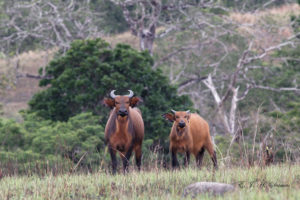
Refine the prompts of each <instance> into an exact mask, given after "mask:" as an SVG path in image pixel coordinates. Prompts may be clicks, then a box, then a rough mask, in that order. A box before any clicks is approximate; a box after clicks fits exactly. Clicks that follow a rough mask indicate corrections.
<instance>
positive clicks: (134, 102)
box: [130, 97, 143, 108]
mask: <svg viewBox="0 0 300 200" xmlns="http://www.w3.org/2000/svg"><path fill="white" fill-rule="evenodd" d="M140 102H143V100H142V98H140V97H132V98H130V106H131V107H132V108H134V107H135V106H137V105H138V104H139V103H140Z"/></svg>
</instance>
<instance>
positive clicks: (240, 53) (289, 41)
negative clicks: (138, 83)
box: [154, 1, 300, 138]
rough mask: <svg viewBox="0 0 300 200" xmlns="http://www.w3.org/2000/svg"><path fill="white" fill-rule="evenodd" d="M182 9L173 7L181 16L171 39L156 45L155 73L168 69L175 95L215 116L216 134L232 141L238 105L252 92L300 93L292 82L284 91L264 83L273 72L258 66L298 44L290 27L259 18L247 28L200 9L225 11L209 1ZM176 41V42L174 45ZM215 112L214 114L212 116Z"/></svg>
mask: <svg viewBox="0 0 300 200" xmlns="http://www.w3.org/2000/svg"><path fill="white" fill-rule="evenodd" d="M180 2H182V1H180ZM203 2H204V3H203ZM271 3H272V1H270V2H269V4H268V5H266V7H267V6H270V5H271ZM185 5H186V6H185V7H183V6H182V5H181V6H180V7H178V6H177V7H176V8H177V9H178V11H179V13H180V14H181V16H184V17H181V21H179V20H178V19H179V18H177V21H176V22H174V23H173V25H174V28H173V30H172V31H170V32H169V33H168V34H169V35H167V36H164V39H163V40H158V41H157V42H158V43H160V48H159V50H157V52H156V53H157V55H158V61H157V62H156V64H155V65H154V68H157V67H160V66H164V65H167V66H168V67H165V68H163V69H164V70H165V73H167V74H168V73H169V78H170V80H171V81H172V82H173V83H177V84H178V85H179V93H180V94H188V95H189V96H191V97H192V99H193V100H194V103H195V105H196V106H197V107H198V108H199V109H200V110H201V111H202V112H203V113H205V115H210V117H212V118H214V116H215V114H216V116H217V119H218V121H219V122H215V124H217V125H218V126H219V131H218V132H223V133H228V134H229V135H231V137H233V138H234V137H235V135H236V131H237V120H236V113H237V109H238V105H239V103H240V102H241V101H242V100H245V99H246V98H247V97H248V94H249V91H251V90H253V89H263V90H269V91H274V92H279V93H281V92H284V91H290V92H291V91H292V92H295V93H298V94H299V91H300V89H299V86H298V83H297V80H296V79H295V80H291V82H293V86H291V87H285V88H274V87H271V86H269V85H265V82H264V80H265V79H267V78H268V76H272V73H271V72H270V71H269V66H264V65H263V64H262V63H263V62H267V63H271V62H273V61H272V60H273V59H272V56H271V54H272V53H273V52H275V51H277V50H280V49H282V48H285V47H291V48H294V47H296V46H297V45H299V41H298V40H297V36H299V33H294V34H293V33H292V31H291V30H292V28H291V27H292V24H291V23H290V24H287V25H286V26H283V25H276V24H271V23H267V22H266V21H264V20H263V19H265V18H266V17H264V16H260V17H259V16H258V17H257V19H253V20H255V21H254V23H248V24H247V23H243V22H241V21H238V19H235V18H234V16H232V15H229V14H227V15H222V14H221V15H220V14H218V13H214V12H204V10H203V9H210V10H214V9H220V10H221V11H224V12H227V8H226V7H224V6H222V5H221V4H217V3H215V2H213V1H200V2H199V3H198V4H194V5H193V6H190V4H185ZM219 12H220V11H219ZM254 12H256V13H257V15H267V14H266V13H264V12H262V14H260V13H259V10H255V11H254ZM284 34H285V35H284ZM266 36H268V37H266ZM176 37H180V40H175V42H174V39H173V38H176ZM170 41H172V42H173V43H172V42H170ZM164 52H167V53H164ZM276 62H277V63H283V62H284V58H278V57H277V58H276ZM258 70H259V73H261V74H263V75H264V78H263V79H261V80H259V79H257V78H255V75H254V71H258ZM211 97H213V101H212V99H211ZM212 102H214V105H213V104H212ZM213 110H215V112H211V111H213ZM244 118H245V119H247V117H245V116H244ZM212 121H215V120H212Z"/></svg>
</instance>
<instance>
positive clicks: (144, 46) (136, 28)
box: [112, 0, 162, 55]
mask: <svg viewBox="0 0 300 200" xmlns="http://www.w3.org/2000/svg"><path fill="white" fill-rule="evenodd" d="M112 2H114V3H116V4H117V5H119V6H121V8H122V10H123V14H124V17H125V19H126V21H127V23H128V24H129V25H130V30H131V33H132V34H133V35H134V36H137V37H138V38H139V42H140V49H141V51H144V50H148V51H149V52H150V54H151V55H152V51H153V43H154V39H155V37H156V27H157V25H158V20H159V18H160V15H161V9H162V5H161V4H162V2H161V0H151V1H143V0H127V1H123V0H112Z"/></svg>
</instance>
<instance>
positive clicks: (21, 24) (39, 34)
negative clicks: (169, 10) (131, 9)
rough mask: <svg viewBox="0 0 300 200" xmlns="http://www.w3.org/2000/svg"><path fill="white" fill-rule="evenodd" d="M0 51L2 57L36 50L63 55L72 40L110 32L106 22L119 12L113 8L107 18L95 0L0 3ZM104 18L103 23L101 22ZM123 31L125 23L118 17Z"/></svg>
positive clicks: (98, 2) (40, 0)
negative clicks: (48, 50)
mask: <svg viewBox="0 0 300 200" xmlns="http://www.w3.org/2000/svg"><path fill="white" fill-rule="evenodd" d="M0 3H1V4H0V5H2V4H3V5H2V6H3V7H2V6H1V10H0V12H1V14H3V15H0V18H1V20H0V27H1V30H0V51H2V52H4V53H6V54H18V53H20V52H23V51H26V50H32V49H36V48H43V49H49V48H53V47H58V48H60V49H63V50H64V51H65V50H67V49H68V48H69V47H70V43H71V42H72V41H73V40H75V39H86V38H95V37H99V36H101V35H103V33H104V30H105V29H110V30H114V28H112V27H113V25H111V24H108V22H107V20H111V19H113V18H114V17H115V16H116V15H118V13H119V11H118V10H117V8H116V7H115V6H114V5H108V4H106V5H105V6H106V7H105V8H107V9H111V10H112V11H111V12H110V14H109V16H108V15H107V14H105V12H107V11H106V10H104V9H105V8H104V9H103V8H99V7H98V5H97V4H100V6H101V5H103V4H104V2H103V1H102V0H99V1H97V2H94V1H93V2H91V1H90V0H82V1H74V0H66V1H56V0H51V1H48V0H38V1H36V0H28V1H20V0H16V1H7V2H3V3H2V2H0ZM103 16H105V19H103ZM118 19H120V23H122V22H123V24H122V25H123V26H121V27H120V24H118V26H119V28H117V30H119V29H121V30H124V26H126V23H124V22H125V20H124V19H123V18H122V17H118Z"/></svg>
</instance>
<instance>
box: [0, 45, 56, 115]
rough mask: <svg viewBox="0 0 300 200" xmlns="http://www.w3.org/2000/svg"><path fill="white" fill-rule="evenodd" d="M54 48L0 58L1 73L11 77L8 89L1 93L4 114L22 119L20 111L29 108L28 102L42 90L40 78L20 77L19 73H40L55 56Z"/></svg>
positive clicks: (0, 98)
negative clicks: (40, 69) (17, 76)
mask: <svg viewBox="0 0 300 200" xmlns="http://www.w3.org/2000/svg"><path fill="white" fill-rule="evenodd" d="M54 53H55V49H54V50H50V51H48V52H47V51H29V52H26V53H22V54H20V55H19V56H15V57H13V58H6V59H0V73H3V74H5V75H6V76H7V77H8V78H9V79H10V84H9V85H8V87H7V89H6V91H4V92H3V93H0V103H1V104H3V110H4V116H6V117H9V118H17V119H20V116H19V114H18V111H19V110H21V109H25V108H27V102H28V101H29V100H30V99H31V97H32V96H33V94H35V93H36V92H37V91H39V90H41V88H39V87H38V82H39V80H37V79H32V78H25V77H20V78H16V75H17V73H16V71H18V74H32V75H38V70H39V68H41V67H45V66H46V65H47V64H48V62H49V61H50V60H51V59H52V58H53V55H54Z"/></svg>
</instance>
